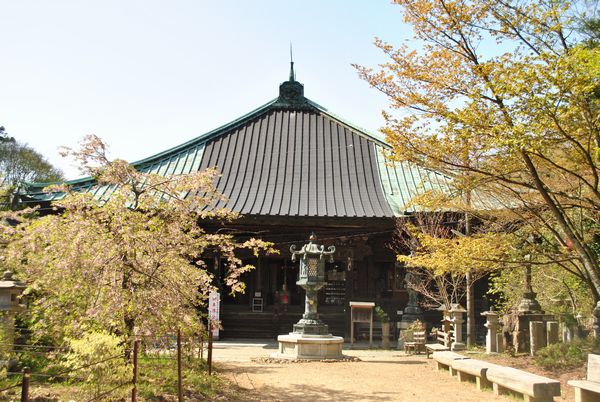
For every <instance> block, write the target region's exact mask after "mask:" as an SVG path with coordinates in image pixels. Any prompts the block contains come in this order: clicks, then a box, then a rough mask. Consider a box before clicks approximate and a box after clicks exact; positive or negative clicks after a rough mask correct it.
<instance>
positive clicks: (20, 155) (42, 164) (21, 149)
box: [0, 126, 63, 188]
mask: <svg viewBox="0 0 600 402" xmlns="http://www.w3.org/2000/svg"><path fill="white" fill-rule="evenodd" d="M0 176H1V177H2V182H1V185H2V187H3V188H14V187H17V186H19V185H20V184H22V183H25V182H55V181H60V180H62V179H63V175H62V172H61V171H60V170H59V169H57V168H55V167H54V166H52V165H51V164H50V162H48V161H47V160H46V159H45V158H44V157H43V156H42V155H41V154H40V153H39V152H37V151H36V150H35V149H33V148H31V147H30V146H28V145H27V144H23V143H20V142H19V141H17V140H15V139H14V138H13V137H10V136H9V135H8V133H7V132H6V130H5V128H4V127H3V126H2V127H0Z"/></svg>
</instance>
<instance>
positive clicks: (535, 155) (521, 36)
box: [357, 0, 600, 300]
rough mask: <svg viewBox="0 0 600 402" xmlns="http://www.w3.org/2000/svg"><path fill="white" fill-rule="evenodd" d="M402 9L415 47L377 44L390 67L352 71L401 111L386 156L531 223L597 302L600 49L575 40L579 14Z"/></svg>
mask: <svg viewBox="0 0 600 402" xmlns="http://www.w3.org/2000/svg"><path fill="white" fill-rule="evenodd" d="M395 2H396V3H397V4H398V5H400V6H401V7H402V10H403V14H404V20H405V21H406V22H407V23H409V24H410V25H411V26H412V28H413V31H414V35H415V39H416V40H417V41H418V43H419V47H418V49H415V48H413V47H411V46H409V45H402V46H399V47H396V48H395V47H394V46H392V45H390V44H388V43H385V42H383V41H382V40H377V41H376V45H377V46H378V47H379V48H380V49H381V50H382V51H383V52H384V53H385V54H386V55H387V56H388V57H389V62H387V63H385V64H383V65H381V66H380V68H379V69H378V70H373V69H369V68H365V67H357V68H358V70H359V73H360V75H361V77H362V78H364V79H365V80H367V81H368V82H369V83H370V84H371V85H372V86H373V87H375V88H377V89H378V90H380V91H382V92H383V93H385V94H386V95H387V96H388V97H389V99H390V106H391V108H392V110H393V109H397V110H400V111H401V113H398V114H394V113H392V111H388V112H386V113H385V117H386V119H387V125H386V127H385V129H384V131H385V134H386V136H387V140H388V141H389V143H390V144H391V145H392V146H393V152H392V153H391V157H392V158H394V159H396V160H406V161H410V162H412V163H415V164H417V165H420V166H422V167H425V168H429V169H432V170H435V171H438V172H442V173H444V174H446V175H448V176H450V177H452V179H453V181H454V185H455V187H456V194H455V195H456V197H457V198H459V199H463V200H464V198H465V194H467V195H469V194H478V195H479V197H481V198H482V199H486V200H489V201H490V204H489V206H490V207H492V208H493V209H496V210H498V211H499V213H501V214H506V216H508V217H509V219H508V220H507V221H509V222H515V221H518V222H520V224H521V225H528V226H529V231H530V232H534V233H537V235H538V236H540V237H542V238H544V242H545V243H546V244H548V245H551V247H548V248H547V250H546V251H548V252H550V254H548V255H547V258H548V259H552V260H554V261H560V266H561V267H563V268H565V269H566V270H567V272H570V273H572V274H574V275H575V276H577V277H578V278H580V279H581V280H583V281H584V282H585V283H586V284H587V286H588V287H589V288H590V289H591V291H592V293H593V296H594V299H595V300H600V267H599V264H598V262H599V256H598V254H597V252H596V251H595V245H596V241H597V236H598V227H597V224H596V222H598V220H599V218H600V215H599V213H598V211H600V169H599V166H598V163H599V162H600V120H599V113H598V111H599V106H600V98H599V97H598V96H597V93H598V88H599V83H598V82H599V81H598V79H599V77H600V50H599V49H598V48H596V47H591V46H586V44H585V40H586V39H588V38H589V36H586V35H582V34H578V32H580V31H579V30H578V29H579V27H578V26H577V24H576V22H577V21H576V19H575V18H574V9H573V8H572V5H571V4H570V3H566V2H563V1H554V0H553V1H545V0H543V1H542V0H531V1H518V0H514V1H513V0H501V1H494V2H491V1H484V0H396V1H395ZM494 45H496V47H494ZM467 201H468V200H467ZM464 204H465V208H466V209H468V208H469V207H473V208H475V206H472V205H471V204H470V203H469V202H464Z"/></svg>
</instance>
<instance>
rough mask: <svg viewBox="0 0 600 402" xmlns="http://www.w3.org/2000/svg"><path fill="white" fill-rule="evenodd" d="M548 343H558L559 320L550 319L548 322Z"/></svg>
mask: <svg viewBox="0 0 600 402" xmlns="http://www.w3.org/2000/svg"><path fill="white" fill-rule="evenodd" d="M546 333H547V337H548V340H547V344H548V345H552V344H555V343H558V321H548V322H547V323H546Z"/></svg>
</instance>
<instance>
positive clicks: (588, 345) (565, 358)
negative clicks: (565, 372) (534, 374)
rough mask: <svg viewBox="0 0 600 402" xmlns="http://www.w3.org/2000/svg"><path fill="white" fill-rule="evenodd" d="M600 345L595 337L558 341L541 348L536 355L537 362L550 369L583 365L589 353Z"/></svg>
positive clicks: (595, 350)
mask: <svg viewBox="0 0 600 402" xmlns="http://www.w3.org/2000/svg"><path fill="white" fill-rule="evenodd" d="M598 346H599V345H598V342H597V341H595V340H593V339H579V340H575V341H573V342H571V343H556V344H554V345H550V346H547V347H545V348H542V349H540V350H539V351H538V352H537V354H536V356H535V363H536V364H537V365H538V366H540V367H542V368H544V369H548V370H561V369H569V368H576V367H581V366H582V365H583V364H584V363H585V362H586V361H587V355H588V354H589V353H592V352H597V351H598V350H599V348H598Z"/></svg>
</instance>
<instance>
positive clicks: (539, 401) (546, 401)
mask: <svg viewBox="0 0 600 402" xmlns="http://www.w3.org/2000/svg"><path fill="white" fill-rule="evenodd" d="M523 401H524V402H554V398H534V397H533V396H529V395H523Z"/></svg>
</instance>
